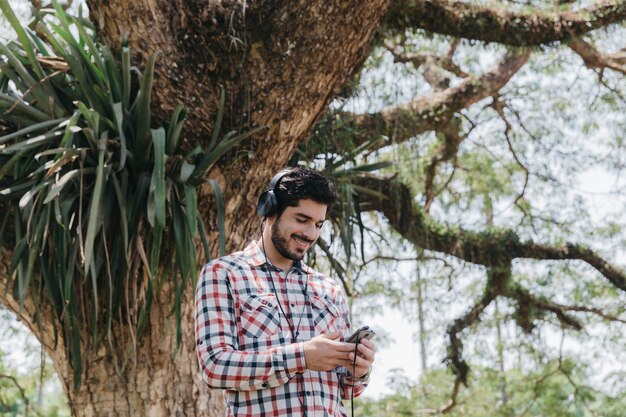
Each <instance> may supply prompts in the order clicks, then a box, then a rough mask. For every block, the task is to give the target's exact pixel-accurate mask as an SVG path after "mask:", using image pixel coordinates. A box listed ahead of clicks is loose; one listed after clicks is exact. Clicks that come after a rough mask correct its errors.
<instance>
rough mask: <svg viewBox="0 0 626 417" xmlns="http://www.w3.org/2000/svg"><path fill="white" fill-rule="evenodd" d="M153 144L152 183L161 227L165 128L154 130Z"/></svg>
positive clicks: (163, 205) (163, 196) (163, 201)
mask: <svg viewBox="0 0 626 417" xmlns="http://www.w3.org/2000/svg"><path fill="white" fill-rule="evenodd" d="M152 144H153V149H154V171H153V174H152V185H151V189H152V191H153V196H154V197H153V198H154V205H155V221H156V224H158V225H160V226H161V227H165V158H166V155H165V130H163V128H159V129H155V130H153V131H152Z"/></svg>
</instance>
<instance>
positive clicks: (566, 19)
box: [383, 0, 626, 46]
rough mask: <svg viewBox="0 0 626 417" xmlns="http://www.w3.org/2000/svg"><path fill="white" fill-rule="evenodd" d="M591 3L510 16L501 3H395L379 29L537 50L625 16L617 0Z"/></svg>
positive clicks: (452, 0)
mask: <svg viewBox="0 0 626 417" xmlns="http://www.w3.org/2000/svg"><path fill="white" fill-rule="evenodd" d="M561 3H562V2H561ZM594 3H595V4H593V5H591V6H588V7H585V8H580V9H574V10H567V11H562V12H558V13H555V12H553V11H550V12H548V11H544V10H540V9H538V8H536V9H535V10H533V11H531V12H514V11H509V10H507V9H506V6H505V5H504V4H503V5H501V6H499V7H498V6H494V5H487V6H484V5H477V4H471V3H469V2H464V1H458V0H397V1H394V2H393V5H392V7H391V8H390V9H389V13H388V14H387V16H385V20H384V22H383V27H384V28H385V29H386V30H388V31H390V32H391V33H396V34H397V33H404V32H405V31H406V30H408V29H418V28H419V29H424V30H426V31H428V32H434V33H440V34H442V35H449V36H454V37H458V38H465V39H474V40H480V41H485V42H497V43H501V44H505V45H511V46H537V45H542V44H551V43H556V42H562V41H567V40H569V39H572V38H574V37H577V36H581V35H584V34H585V33H588V32H590V31H592V30H594V29H597V28H599V27H604V26H608V25H610V24H612V23H618V22H621V21H622V20H624V18H626V3H624V2H623V1H622V0H615V1H606V0H604V1H598V2H594Z"/></svg>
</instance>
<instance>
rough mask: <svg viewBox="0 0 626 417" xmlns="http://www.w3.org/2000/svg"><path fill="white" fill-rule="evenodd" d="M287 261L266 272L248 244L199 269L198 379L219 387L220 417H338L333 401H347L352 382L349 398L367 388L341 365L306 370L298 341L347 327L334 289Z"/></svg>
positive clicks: (331, 283) (258, 251)
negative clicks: (222, 397)
mask: <svg viewBox="0 0 626 417" xmlns="http://www.w3.org/2000/svg"><path fill="white" fill-rule="evenodd" d="M294 264H295V265H294V266H293V267H292V268H291V270H290V271H288V272H285V271H282V270H280V269H278V268H276V267H273V266H272V265H271V264H269V263H268V262H267V261H266V258H265V256H264V254H263V251H262V250H261V248H260V247H259V245H258V244H257V242H252V243H251V244H250V245H248V247H246V248H245V249H244V250H243V251H241V252H235V253H233V254H231V255H228V256H225V257H222V258H219V259H216V260H214V261H213V262H211V263H209V264H207V265H205V266H204V268H203V269H202V272H201V274H200V279H199V281H198V286H197V288H196V323H195V329H196V350H197V353H198V360H199V362H200V367H201V369H202V377H203V379H204V380H205V382H206V383H207V384H208V385H209V386H210V387H212V388H222V389H224V390H225V392H224V394H225V399H226V404H227V415H228V416H236V417H243V416H246V417H257V416H292V415H305V413H306V416H307V417H313V416H333V417H334V416H346V415H347V413H346V411H345V408H344V406H343V404H342V402H341V399H342V398H344V399H349V398H350V393H351V388H352V387H351V385H352V384H353V383H354V385H355V386H354V396H355V397H357V396H358V395H359V394H361V392H362V391H363V390H364V389H365V386H366V385H367V381H363V380H359V379H356V378H352V377H351V376H350V373H349V372H348V370H347V369H346V368H344V367H337V368H335V369H334V370H332V371H330V372H320V371H312V370H309V369H307V368H306V363H305V359H304V349H303V341H306V340H309V339H311V338H313V337H314V336H317V335H320V334H323V333H333V332H337V331H341V332H342V333H343V334H344V337H347V336H348V335H349V327H350V323H349V320H348V309H347V305H346V300H345V297H344V295H343V291H342V289H341V287H340V286H339V285H337V284H336V283H335V282H334V281H333V280H332V279H330V278H328V277H326V276H324V275H322V274H320V273H318V272H316V271H314V270H313V269H311V268H309V267H308V266H306V265H304V263H302V262H295V263H294ZM270 268H272V272H271V275H270V272H269V271H270ZM272 280H273V282H274V286H275V288H276V293H277V294H278V297H279V299H280V303H281V304H282V307H283V309H284V311H285V314H286V315H287V316H288V318H289V321H290V322H291V323H292V324H291V326H293V327H290V324H289V322H287V320H286V318H285V317H283V314H282V313H281V311H280V308H279V306H278V303H277V300H276V295H275V293H274V291H273V289H272V283H271V282H272ZM307 280H308V286H307ZM305 288H306V293H305ZM291 329H293V334H294V335H296V338H297V340H294V339H293V337H292V332H291Z"/></svg>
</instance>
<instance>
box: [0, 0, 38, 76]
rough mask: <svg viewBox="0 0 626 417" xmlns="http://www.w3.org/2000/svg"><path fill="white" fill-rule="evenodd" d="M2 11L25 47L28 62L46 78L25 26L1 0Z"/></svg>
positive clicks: (3, 0)
mask: <svg viewBox="0 0 626 417" xmlns="http://www.w3.org/2000/svg"><path fill="white" fill-rule="evenodd" d="M0 9H2V14H3V15H4V17H5V18H6V19H7V20H8V21H9V23H10V24H11V26H12V27H13V30H15V33H17V37H18V39H19V40H20V42H21V44H22V45H23V47H24V50H25V52H26V54H27V55H28V60H29V62H30V64H31V65H32V66H33V69H34V70H35V73H36V74H37V75H38V76H39V77H40V78H43V77H44V72H43V69H42V68H41V66H40V65H39V62H37V57H36V56H35V48H34V45H33V44H32V43H31V42H30V39H29V38H28V36H27V35H26V31H25V30H24V26H22V23H21V22H20V21H19V19H18V18H17V16H16V15H15V13H13V9H12V8H11V6H10V5H9V2H8V1H7V0H0Z"/></svg>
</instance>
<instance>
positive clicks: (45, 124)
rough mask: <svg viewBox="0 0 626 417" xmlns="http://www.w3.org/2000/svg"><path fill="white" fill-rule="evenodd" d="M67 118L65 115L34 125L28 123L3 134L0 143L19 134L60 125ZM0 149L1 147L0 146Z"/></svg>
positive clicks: (23, 134) (22, 134)
mask: <svg viewBox="0 0 626 417" xmlns="http://www.w3.org/2000/svg"><path fill="white" fill-rule="evenodd" d="M66 120H67V118H66V117H63V118H60V119H54V120H47V121H45V122H41V123H36V124H34V125H30V126H28V127H25V128H23V129H20V130H17V131H15V132H13V133H9V134H8V135H4V136H2V137H0V145H1V144H3V143H6V142H8V141H10V140H11V139H15V138H17V137H20V136H27V135H28V134H30V133H34V132H38V131H40V130H44V129H48V128H51V127H61V123H63V122H65V121H66ZM0 149H1V148H0Z"/></svg>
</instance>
